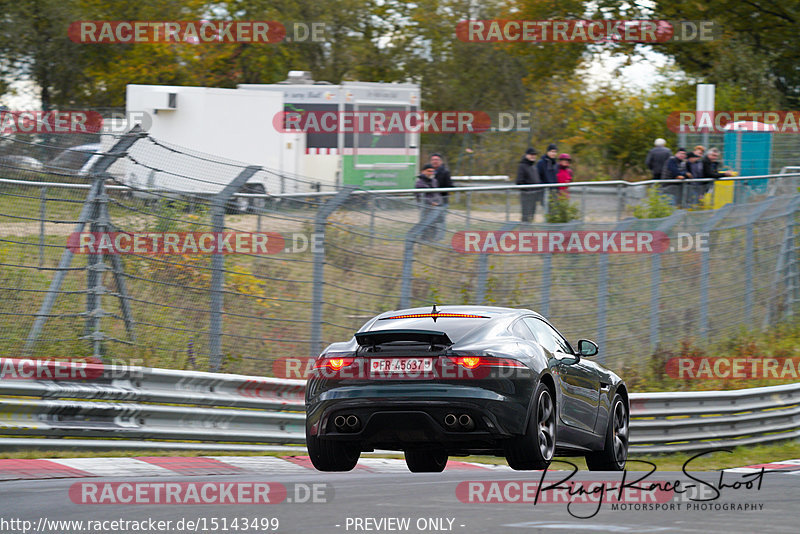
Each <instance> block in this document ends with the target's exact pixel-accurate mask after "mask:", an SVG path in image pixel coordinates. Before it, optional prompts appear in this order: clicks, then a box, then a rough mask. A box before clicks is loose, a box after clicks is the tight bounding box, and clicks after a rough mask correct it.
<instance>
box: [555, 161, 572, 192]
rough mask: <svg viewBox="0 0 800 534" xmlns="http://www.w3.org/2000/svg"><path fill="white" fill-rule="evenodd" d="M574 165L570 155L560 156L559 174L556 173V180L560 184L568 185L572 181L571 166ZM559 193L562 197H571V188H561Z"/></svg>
mask: <svg viewBox="0 0 800 534" xmlns="http://www.w3.org/2000/svg"><path fill="white" fill-rule="evenodd" d="M571 164H572V158H571V157H570V155H569V154H561V155H560V156H558V172H557V173H556V180H557V181H558V183H560V184H568V183H570V182H571V181H572V169H571V168H570V165H571ZM558 193H559V194H560V195H565V196H567V197H568V196H569V188H568V187H559V188H558Z"/></svg>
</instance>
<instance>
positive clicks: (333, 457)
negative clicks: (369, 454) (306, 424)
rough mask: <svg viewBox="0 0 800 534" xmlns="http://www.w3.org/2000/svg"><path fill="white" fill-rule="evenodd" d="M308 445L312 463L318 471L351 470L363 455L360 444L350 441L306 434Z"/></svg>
mask: <svg viewBox="0 0 800 534" xmlns="http://www.w3.org/2000/svg"><path fill="white" fill-rule="evenodd" d="M306 447H307V448H308V456H309V457H310V458H311V463H312V464H313V465H314V467H315V468H316V469H317V470H318V471H351V470H352V469H353V468H354V467H355V466H356V464H357V463H358V459H359V458H360V457H361V450H360V448H359V446H358V444H357V443H353V442H349V441H333V440H327V439H320V438H318V437H316V436H309V435H306Z"/></svg>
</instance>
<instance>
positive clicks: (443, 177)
mask: <svg viewBox="0 0 800 534" xmlns="http://www.w3.org/2000/svg"><path fill="white" fill-rule="evenodd" d="M430 164H431V165H433V170H434V172H435V175H434V176H435V177H436V183H438V184H439V187H440V188H442V187H453V179H452V177H451V176H450V169H448V168H447V165H445V163H444V158H443V157H442V155H441V154H439V153H438V152H434V153H433V154H431V159H430ZM440 195H441V198H442V209H440V210H439V211H440V212H441V215H440V218H439V221H438V224H437V228H438V232H439V234H438V235H437V236H436V239H437V240H439V239H442V238H443V237H444V233H445V230H446V227H445V224H446V221H445V215H447V206H448V204H449V203H450V199H449V195H450V193H447V192H444V193H440Z"/></svg>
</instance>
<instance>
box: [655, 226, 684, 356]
mask: <svg viewBox="0 0 800 534" xmlns="http://www.w3.org/2000/svg"><path fill="white" fill-rule="evenodd" d="M685 215H686V212H685V211H683V210H677V211H675V213H673V214H672V215H670V216H669V217H667V219H666V220H665V221H664V222H663V223H661V224H660V225H659V226H658V228H656V232H665V233H667V232H669V231H670V230H671V229H672V228H673V227H674V226H675V225H676V224H678V223H679V222H680V221H681V220H682V219H683V217H684V216H685ZM661 254H662V253H661V252H656V253H654V254H653V257H652V258H651V264H650V350H655V349H656V348H657V347H658V343H659V337H660V332H661V319H660V312H661Z"/></svg>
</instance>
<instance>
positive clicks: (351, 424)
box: [346, 415, 361, 432]
mask: <svg viewBox="0 0 800 534" xmlns="http://www.w3.org/2000/svg"><path fill="white" fill-rule="evenodd" d="M346 424H347V428H348V429H350V430H351V431H353V432H355V431H356V430H358V429H359V428H361V421H360V420H359V418H358V417H356V416H355V415H348V416H347V421H346Z"/></svg>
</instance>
